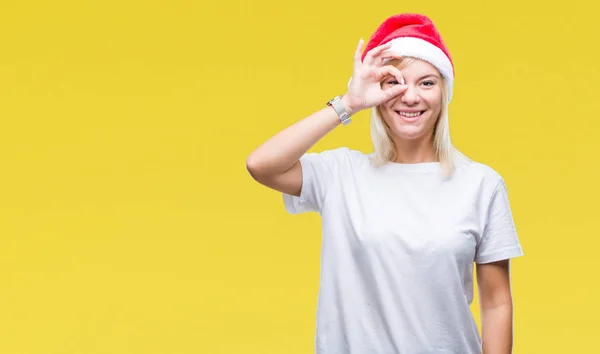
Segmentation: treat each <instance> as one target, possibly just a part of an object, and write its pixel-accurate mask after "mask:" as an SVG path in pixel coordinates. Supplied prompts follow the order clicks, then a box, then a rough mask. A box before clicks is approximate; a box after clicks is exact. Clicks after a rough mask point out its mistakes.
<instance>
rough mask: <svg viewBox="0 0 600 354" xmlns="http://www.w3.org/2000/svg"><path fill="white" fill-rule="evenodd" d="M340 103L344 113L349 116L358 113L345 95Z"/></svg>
mask: <svg viewBox="0 0 600 354" xmlns="http://www.w3.org/2000/svg"><path fill="white" fill-rule="evenodd" d="M341 101H342V104H343V105H344V107H345V108H346V112H348V115H349V116H353V115H355V114H356V113H358V112H359V111H360V109H359V108H357V107H356V106H355V105H353V104H352V103H351V102H350V100H349V99H348V96H347V95H344V96H342V98H341Z"/></svg>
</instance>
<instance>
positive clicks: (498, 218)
mask: <svg viewBox="0 0 600 354" xmlns="http://www.w3.org/2000/svg"><path fill="white" fill-rule="evenodd" d="M485 217H486V222H485V226H484V231H483V234H482V237H481V239H480V242H479V244H478V246H477V252H476V254H475V262H476V263H490V262H496V261H500V260H505V259H510V258H514V257H519V256H522V255H523V250H522V247H521V244H520V242H519V237H518V235H517V231H516V228H515V223H514V219H513V216H512V212H511V209H510V203H509V201H508V192H507V189H506V184H505V183H504V180H503V179H500V181H499V182H498V184H497V185H496V188H495V190H494V192H493V194H492V197H491V200H490V203H489V205H488V210H487V213H486V214H485Z"/></svg>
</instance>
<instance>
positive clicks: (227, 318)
mask: <svg viewBox="0 0 600 354" xmlns="http://www.w3.org/2000/svg"><path fill="white" fill-rule="evenodd" d="M589 4H592V2H591V1H584V0H573V1H569V2H562V3H555V5H550V4H549V3H548V2H547V1H530V2H528V1H522V0H520V1H514V0H510V1H503V2H499V3H496V2H483V1H447V0H443V1H442V0H439V1H426V2H423V1H413V2H399V1H378V2H364V1H356V2H351V1H341V0H336V1H317V0H302V1H300V0H297V1H264V0H263V1H239V0H236V1H215V0H209V1H208V2H206V1H205V0H201V1H183V0H171V1H166V0H163V1H158V0H154V1H139V0H136V1H115V0H109V1H20V2H19V1H10V2H9V1H3V2H2V4H1V5H0V118H1V122H2V125H1V128H0V167H1V177H0V353H1V354H33V353H35V354H50V353H57V354H58V353H61V354H76V353H77V354H88V353H90V354H92V353H94V354H96V353H111V354H112V353H114V354H120V353H136V354H138V353H139V354H142V353H143V354H153V353H164V354H184V353H185V354H187V353H207V354H221V353H227V354H233V353H244V354H252V353H257V354H258V353H261V354H281V353H286V354H287V353H289V354H301V353H302V354H304V353H312V351H313V335H314V320H315V305H316V296H317V290H318V287H317V286H318V283H317V282H318V272H319V264H318V261H319V246H320V233H319V231H320V219H319V217H318V215H316V214H305V215H298V216H290V215H288V214H286V213H285V211H284V208H283V203H282V199H281V195H280V194H279V193H277V192H274V191H270V190H268V189H266V188H264V187H262V186H260V185H259V184H257V183H256V182H254V181H253V180H251V178H250V176H249V175H248V173H247V172H246V170H245V160H246V157H247V156H248V154H249V153H250V152H251V151H252V150H253V149H254V148H256V147H257V146H258V145H259V144H260V143H262V142H263V141H264V140H266V139H267V138H269V137H270V136H272V135H273V134H275V133H276V132H278V131H279V130H281V129H283V128H284V127H286V126H288V125H290V124H292V123H293V122H295V121H296V120H298V119H301V118H302V117H304V116H306V115H308V114H310V113H312V112H313V111H315V110H317V109H320V108H321V107H323V104H324V102H326V101H327V100H328V99H330V98H331V97H333V96H335V95H337V94H340V93H344V92H345V91H344V89H345V88H346V83H347V82H348V78H349V75H350V73H351V70H352V67H351V65H352V54H353V51H354V48H355V46H356V44H357V42H358V40H359V39H360V38H361V37H362V38H364V39H365V40H366V39H368V38H369V36H370V34H371V33H372V31H373V30H374V29H375V28H376V27H377V26H378V25H379V23H380V22H381V21H382V20H383V19H384V18H386V17H387V16H389V15H392V14H395V13H399V12H412V11H415V12H422V13H425V14H427V15H429V16H430V17H432V18H433V20H434V21H435V23H436V24H437V26H438V28H439V30H440V31H441V33H442V35H443V37H444V39H445V41H446V43H447V45H448V46H449V48H450V51H451V53H452V55H453V58H454V60H455V65H456V76H457V77H456V87H455V95H454V100H453V103H452V105H451V117H450V119H451V130H452V137H453V140H454V142H455V144H456V145H457V146H458V147H459V148H460V149H461V150H463V151H464V152H465V153H466V154H467V155H469V156H470V157H472V158H474V159H475V160H478V161H480V162H483V163H486V164H489V165H491V166H492V167H494V168H495V169H496V170H497V171H498V172H500V173H501V174H502V175H503V176H504V177H505V179H506V182H507V185H508V188H509V196H510V200H511V203H512V204H511V205H512V208H513V212H514V217H515V221H516V224H517V227H518V231H519V234H520V237H521V241H522V244H523V248H524V251H525V257H523V258H519V259H518V260H515V261H514V263H513V287H514V288H513V293H514V299H515V351H514V352H515V353H517V354H527V353H543V354H547V353H600V345H599V344H598V338H597V337H598V332H599V331H600V324H599V323H600V322H599V321H598V319H599V318H600V304H599V300H600V285H599V284H600V283H599V282H598V275H597V271H598V269H599V268H600V267H599V266H598V264H597V259H598V258H600V257H599V246H600V238H599V236H600V235H599V232H598V229H599V227H600V222H599V217H598V215H597V213H598V210H599V208H598V200H599V199H600V192H599V189H598V181H599V179H600V174H599V172H598V171H599V166H598V165H599V161H598V160H599V159H598V154H599V153H600V143H599V140H600V139H599V138H598V131H599V129H600V123H599V122H598V118H599V115H598V103H597V102H598V93H599V90H598V82H599V81H600V71H599V69H598V65H599V64H598V63H599V62H600V56H599V55H598V40H597V33H598V29H597V20H598V14H599V11H598V9H597V8H592V7H591V5H589ZM341 145H344V146H349V147H351V148H355V149H361V150H364V151H370V149H371V142H370V138H369V133H368V116H367V114H366V112H363V113H361V114H359V115H358V116H356V117H355V119H354V123H352V124H351V125H350V126H348V127H340V128H339V129H336V130H334V131H333V132H332V133H331V134H330V135H328V136H327V137H326V138H324V139H323V140H322V141H321V142H319V143H318V144H317V145H316V146H315V147H314V149H313V150H314V151H319V150H322V149H326V148H333V147H338V146H341ZM473 311H474V313H475V315H476V316H477V319H478V321H479V317H478V316H479V312H478V310H477V303H474V304H473Z"/></svg>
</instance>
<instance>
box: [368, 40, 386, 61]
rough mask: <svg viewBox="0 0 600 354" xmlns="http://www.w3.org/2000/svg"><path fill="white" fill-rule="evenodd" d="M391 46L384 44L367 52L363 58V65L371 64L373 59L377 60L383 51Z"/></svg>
mask: <svg viewBox="0 0 600 354" xmlns="http://www.w3.org/2000/svg"><path fill="white" fill-rule="evenodd" d="M391 46H392V43H391V42H387V43H386V44H383V45H380V46H377V47H375V48H373V49H371V50H369V52H368V53H367V55H366V56H365V60H364V61H365V63H366V64H373V62H374V59H376V58H378V57H379V56H380V55H381V53H382V52H383V51H384V50H386V49H389V48H390V47H391Z"/></svg>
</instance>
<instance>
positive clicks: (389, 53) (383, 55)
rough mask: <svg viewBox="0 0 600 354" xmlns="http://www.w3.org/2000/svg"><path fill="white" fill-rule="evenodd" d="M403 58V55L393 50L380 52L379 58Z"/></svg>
mask: <svg viewBox="0 0 600 354" xmlns="http://www.w3.org/2000/svg"><path fill="white" fill-rule="evenodd" d="M402 58H404V56H403V55H402V54H400V53H398V52H393V51H390V50H388V51H386V52H385V53H381V59H382V60H386V59H389V60H391V59H402Z"/></svg>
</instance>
